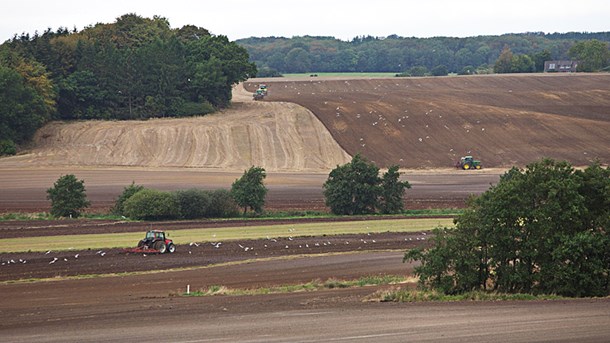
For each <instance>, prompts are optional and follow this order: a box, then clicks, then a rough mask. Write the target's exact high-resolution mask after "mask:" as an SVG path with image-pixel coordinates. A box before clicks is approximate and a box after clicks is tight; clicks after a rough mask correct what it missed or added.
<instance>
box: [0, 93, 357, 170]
mask: <svg viewBox="0 0 610 343" xmlns="http://www.w3.org/2000/svg"><path fill="white" fill-rule="evenodd" d="M240 92H241V93H242V94H240ZM243 93H244V91H243V88H242V87H239V88H238V89H237V91H236V92H234V103H233V106H232V107H231V109H229V110H226V111H223V112H220V113H216V114H213V115H207V116H204V117H197V118H187V119H156V120H148V121H122V122H121V121H83V122H74V123H61V122H54V123H51V124H49V125H47V126H45V127H44V128H42V129H41V130H39V131H38V132H37V134H36V137H35V148H34V149H33V150H32V152H31V153H29V154H27V155H21V156H17V157H13V158H8V159H3V160H2V164H3V165H5V166H10V165H17V166H18V165H23V164H25V165H30V166H31V165H75V166H76V165H78V166H144V167H161V166H162V167H191V168H193V167H194V168H219V169H221V170H223V171H226V170H239V171H243V170H244V169H247V168H248V167H250V166H252V165H258V166H263V167H264V168H266V169H267V171H295V170H298V171H317V170H328V169H332V168H333V167H335V166H336V165H337V164H342V163H345V161H348V160H349V156H348V155H347V154H346V153H345V151H343V149H341V148H340V147H339V146H338V145H337V143H336V142H335V141H334V139H333V138H332V137H331V135H330V134H329V132H328V130H326V128H325V127H324V126H323V125H322V123H321V122H320V121H319V120H318V119H317V118H316V117H315V116H314V115H313V114H312V113H311V112H309V111H308V110H307V109H305V108H303V107H301V106H299V105H296V104H291V103H262V102H254V101H251V100H250V97H249V95H248V94H243Z"/></svg>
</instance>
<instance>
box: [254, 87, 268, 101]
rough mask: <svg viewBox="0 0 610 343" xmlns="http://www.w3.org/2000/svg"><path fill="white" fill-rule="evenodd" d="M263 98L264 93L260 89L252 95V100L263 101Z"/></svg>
mask: <svg viewBox="0 0 610 343" xmlns="http://www.w3.org/2000/svg"><path fill="white" fill-rule="evenodd" d="M264 98H265V93H264V92H263V91H262V90H261V89H257V90H256V92H255V93H253V94H252V99H254V100H263V99H264Z"/></svg>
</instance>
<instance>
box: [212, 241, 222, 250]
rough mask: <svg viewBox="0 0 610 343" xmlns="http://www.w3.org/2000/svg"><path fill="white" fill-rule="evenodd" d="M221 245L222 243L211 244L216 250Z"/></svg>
mask: <svg viewBox="0 0 610 343" xmlns="http://www.w3.org/2000/svg"><path fill="white" fill-rule="evenodd" d="M221 244H222V242H218V243H216V244H212V245H214V248H216V249H218V248H220V245H221Z"/></svg>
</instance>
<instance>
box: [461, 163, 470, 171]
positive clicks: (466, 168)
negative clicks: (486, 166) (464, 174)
mask: <svg viewBox="0 0 610 343" xmlns="http://www.w3.org/2000/svg"><path fill="white" fill-rule="evenodd" d="M462 168H464V170H468V169H470V163H466V164H464V166H463V167H462Z"/></svg>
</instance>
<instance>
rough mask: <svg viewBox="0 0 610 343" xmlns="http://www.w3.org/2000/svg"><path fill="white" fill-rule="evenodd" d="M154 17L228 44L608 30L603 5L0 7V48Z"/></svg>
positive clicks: (390, 0)
mask: <svg viewBox="0 0 610 343" xmlns="http://www.w3.org/2000/svg"><path fill="white" fill-rule="evenodd" d="M126 13H137V14H138V15H141V16H144V17H152V16H153V15H160V16H162V17H165V18H167V19H168V20H169V22H170V24H171V26H172V27H173V28H177V27H181V26H183V25H187V24H192V25H196V26H200V27H204V28H206V29H208V30H209V31H211V32H212V33H213V34H216V35H226V36H228V37H229V39H231V40H235V39H239V38H247V37H268V36H282V37H292V36H303V35H312V36H334V37H336V38H340V39H343V40H349V39H352V38H354V37H356V36H362V35H372V36H379V37H385V36H388V35H391V34H397V35H399V36H404V37H433V36H452V37H468V36H478V35H498V34H503V33H520V32H528V31H542V32H546V33H552V32H570V31H578V32H584V31H586V32H599V31H610V1H608V0H577V1H575V0H570V1H566V0H554V1H552V0H505V1H494V0H416V1H410V0H402V1H401V0H367V1H365V0H348V1H332V0H301V1H291V0H261V1H254V0H216V1H205V0H204V1H187V0H171V1H169V0H165V1H160V0H136V1H128V0H106V1H95V2H93V1H87V0H76V1H74V0H71V1H66V0H55V1H49V0H29V1H4V0H3V1H2V2H1V3H0V42H4V41H5V40H7V39H10V38H12V37H13V35H14V34H21V33H23V32H25V33H30V34H33V33H34V32H35V31H38V32H43V31H44V30H46V29H47V28H49V27H50V28H52V29H53V30H56V29H57V28H58V27H60V26H63V27H68V28H69V29H72V28H73V27H76V28H77V29H78V30H82V29H83V28H84V27H85V26H88V25H93V24H95V23H100V22H102V23H111V22H114V21H115V19H116V18H117V17H119V16H121V15H123V14H126Z"/></svg>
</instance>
